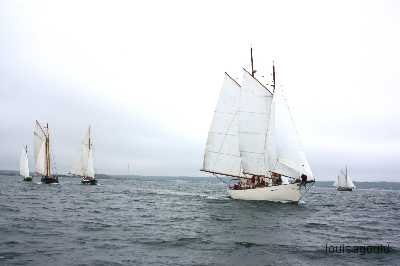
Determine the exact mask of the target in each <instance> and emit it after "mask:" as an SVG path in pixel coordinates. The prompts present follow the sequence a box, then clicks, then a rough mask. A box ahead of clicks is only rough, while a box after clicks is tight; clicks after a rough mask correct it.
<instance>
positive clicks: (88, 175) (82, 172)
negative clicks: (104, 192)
mask: <svg viewBox="0 0 400 266" xmlns="http://www.w3.org/2000/svg"><path fill="white" fill-rule="evenodd" d="M76 174H77V175H79V176H80V177H81V183H82V184H89V185H96V184H97V180H96V178H95V173H94V165H93V139H92V129H91V127H90V126H89V128H88V131H87V132H86V134H85V137H84V138H83V142H82V151H81V158H80V161H79V167H78V169H77V173H76Z"/></svg>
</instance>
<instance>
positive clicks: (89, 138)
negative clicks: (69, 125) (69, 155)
mask: <svg viewBox="0 0 400 266" xmlns="http://www.w3.org/2000/svg"><path fill="white" fill-rule="evenodd" d="M90 133H91V132H90V126H89V150H90V149H91V145H90V136H91V134H90Z"/></svg>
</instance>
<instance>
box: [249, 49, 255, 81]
mask: <svg viewBox="0 0 400 266" xmlns="http://www.w3.org/2000/svg"><path fill="white" fill-rule="evenodd" d="M250 57H251V76H252V77H253V78H254V74H255V73H256V70H254V65H253V47H251V48H250Z"/></svg>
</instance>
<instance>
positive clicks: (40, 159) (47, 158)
mask: <svg viewBox="0 0 400 266" xmlns="http://www.w3.org/2000/svg"><path fill="white" fill-rule="evenodd" d="M33 138H34V145H35V146H34V148H35V150H34V152H35V154H34V157H35V168H36V172H37V173H38V174H39V175H41V176H42V178H41V179H40V181H41V182H42V183H44V184H52V183H58V176H56V175H53V174H52V173H51V164H52V160H51V149H50V132H49V124H46V127H42V126H41V125H40V123H39V122H38V121H37V120H36V122H35V126H34V130H33Z"/></svg>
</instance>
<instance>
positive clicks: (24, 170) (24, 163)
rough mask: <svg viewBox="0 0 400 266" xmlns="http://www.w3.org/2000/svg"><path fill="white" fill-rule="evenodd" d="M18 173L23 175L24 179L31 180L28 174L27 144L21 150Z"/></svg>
mask: <svg viewBox="0 0 400 266" xmlns="http://www.w3.org/2000/svg"><path fill="white" fill-rule="evenodd" d="M19 174H20V175H21V176H23V177H24V181H32V177H31V176H29V164H28V146H25V147H24V148H22V151H21V158H20V160H19Z"/></svg>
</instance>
